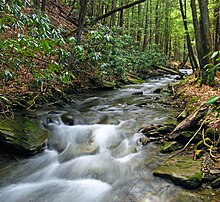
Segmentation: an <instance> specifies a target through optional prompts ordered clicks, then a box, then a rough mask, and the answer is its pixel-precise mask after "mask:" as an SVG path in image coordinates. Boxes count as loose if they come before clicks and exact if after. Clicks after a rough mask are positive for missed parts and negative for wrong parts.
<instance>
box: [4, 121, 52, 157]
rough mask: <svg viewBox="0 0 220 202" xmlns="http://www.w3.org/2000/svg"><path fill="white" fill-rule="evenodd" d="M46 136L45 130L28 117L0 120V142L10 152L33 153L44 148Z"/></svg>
mask: <svg viewBox="0 0 220 202" xmlns="http://www.w3.org/2000/svg"><path fill="white" fill-rule="evenodd" d="M48 137H49V133H48V132H47V131H45V130H42V129H41V128H40V127H39V126H38V124H37V123H35V122H34V121H32V120H30V119H28V118H25V117H19V118H16V119H14V120H10V119H5V118H1V120H0V142H1V143H2V144H4V145H6V148H7V149H8V151H9V152H10V153H15V154H22V155H31V154H35V153H37V152H39V151H41V150H42V149H44V148H45V146H46V143H47V141H48Z"/></svg>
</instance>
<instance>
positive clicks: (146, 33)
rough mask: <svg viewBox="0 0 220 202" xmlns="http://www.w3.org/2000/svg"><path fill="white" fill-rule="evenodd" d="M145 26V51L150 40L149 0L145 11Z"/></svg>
mask: <svg viewBox="0 0 220 202" xmlns="http://www.w3.org/2000/svg"><path fill="white" fill-rule="evenodd" d="M145 12H146V13H145V27H144V42H143V48H142V50H143V51H144V50H145V49H146V47H147V42H148V1H147V2H146V11H145Z"/></svg>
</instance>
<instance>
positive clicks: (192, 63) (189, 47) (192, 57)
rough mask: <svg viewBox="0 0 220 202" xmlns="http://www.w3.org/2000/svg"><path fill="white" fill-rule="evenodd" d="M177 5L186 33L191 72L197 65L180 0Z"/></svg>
mask: <svg viewBox="0 0 220 202" xmlns="http://www.w3.org/2000/svg"><path fill="white" fill-rule="evenodd" d="M179 4H180V11H181V15H182V19H183V25H184V29H185V31H186V42H187V48H188V52H189V59H190V63H191V66H192V69H193V71H195V70H196V69H198V64H197V61H196V58H195V55H194V53H193V48H192V44H191V40H190V36H189V31H188V26H187V19H186V16H185V13H184V7H183V3H182V0H179Z"/></svg>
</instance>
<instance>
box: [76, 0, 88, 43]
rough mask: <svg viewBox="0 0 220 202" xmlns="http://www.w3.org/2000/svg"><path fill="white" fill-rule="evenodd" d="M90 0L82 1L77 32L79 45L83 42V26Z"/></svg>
mask: <svg viewBox="0 0 220 202" xmlns="http://www.w3.org/2000/svg"><path fill="white" fill-rule="evenodd" d="M87 1H88V0H80V13H79V22H78V30H77V43H78V44H79V43H80V41H81V35H82V29H83V24H84V21H85V16H86V6H87Z"/></svg>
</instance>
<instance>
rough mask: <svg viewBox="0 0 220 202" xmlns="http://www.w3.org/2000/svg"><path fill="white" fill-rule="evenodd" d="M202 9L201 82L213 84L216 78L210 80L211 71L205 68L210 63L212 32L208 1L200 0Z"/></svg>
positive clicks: (200, 8)
mask: <svg viewBox="0 0 220 202" xmlns="http://www.w3.org/2000/svg"><path fill="white" fill-rule="evenodd" d="M198 2H199V10H200V32H201V42H202V51H203V52H202V53H203V57H202V66H201V71H200V73H201V83H203V84H210V85H213V82H214V78H213V79H212V80H210V78H209V75H208V74H209V73H208V72H207V71H206V69H205V65H206V64H208V63H209V58H208V57H207V55H208V54H209V53H210V52H211V50H212V49H211V34H210V22H209V13H208V1H207V0H198Z"/></svg>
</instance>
